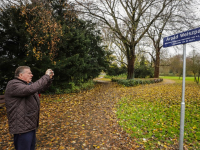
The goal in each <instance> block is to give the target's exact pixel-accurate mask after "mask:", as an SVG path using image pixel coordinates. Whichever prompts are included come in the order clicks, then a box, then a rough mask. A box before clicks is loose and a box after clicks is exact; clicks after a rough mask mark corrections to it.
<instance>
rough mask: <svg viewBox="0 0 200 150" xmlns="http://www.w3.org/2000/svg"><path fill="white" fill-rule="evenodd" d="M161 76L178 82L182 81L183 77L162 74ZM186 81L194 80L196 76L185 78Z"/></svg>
mask: <svg viewBox="0 0 200 150" xmlns="http://www.w3.org/2000/svg"><path fill="white" fill-rule="evenodd" d="M160 78H163V79H170V80H175V81H177V82H180V81H181V82H182V79H183V78H182V77H180V79H179V77H177V76H160ZM185 81H191V82H194V77H186V78H185Z"/></svg>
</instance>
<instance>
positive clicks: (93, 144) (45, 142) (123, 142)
mask: <svg viewBox="0 0 200 150" xmlns="http://www.w3.org/2000/svg"><path fill="white" fill-rule="evenodd" d="M167 83H168V84H169V83H173V82H172V81H169V80H164V82H163V83H158V85H159V84H167ZM149 86H156V84H151V85H149ZM140 88H143V87H142V86H141V87H140ZM130 94H134V87H132V88H126V87H122V86H119V85H117V84H116V83H112V82H103V83H98V84H97V85H96V87H95V88H94V89H92V90H90V91H85V92H82V93H78V94H71V95H58V96H56V99H60V102H55V101H54V102H53V101H51V102H50V101H49V99H48V98H46V97H43V101H42V103H41V114H40V128H39V129H38V131H37V149H38V150H50V149H51V150H58V149H66V150H73V149H76V150H92V149H101V150H118V149H119V150H129V149H143V146H142V145H137V144H136V142H135V140H137V139H133V138H131V137H130V136H129V135H128V134H126V133H125V132H124V131H123V130H122V128H121V127H120V126H119V125H118V120H117V118H116V109H115V108H116V103H117V101H118V99H120V98H121V97H123V96H126V95H130ZM45 99H48V100H47V101H45ZM0 119H1V120H0V121H1V122H0V132H1V135H0V149H13V143H12V136H10V135H9V134H8V125H7V119H6V117H5V113H3V112H2V110H1V112H0Z"/></svg>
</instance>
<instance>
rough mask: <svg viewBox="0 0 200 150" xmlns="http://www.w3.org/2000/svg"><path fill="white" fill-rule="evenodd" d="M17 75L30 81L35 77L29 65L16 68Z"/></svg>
mask: <svg viewBox="0 0 200 150" xmlns="http://www.w3.org/2000/svg"><path fill="white" fill-rule="evenodd" d="M15 77H17V78H19V79H21V80H23V81H25V82H27V83H30V82H31V80H32V77H33V74H32V72H31V69H30V67H28V66H19V67H18V68H17V69H16V70H15Z"/></svg>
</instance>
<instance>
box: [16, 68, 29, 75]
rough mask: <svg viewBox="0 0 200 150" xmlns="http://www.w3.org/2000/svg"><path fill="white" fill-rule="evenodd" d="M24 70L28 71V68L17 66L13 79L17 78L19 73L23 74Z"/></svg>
mask: <svg viewBox="0 0 200 150" xmlns="http://www.w3.org/2000/svg"><path fill="white" fill-rule="evenodd" d="M24 69H30V67H29V66H19V67H18V68H17V69H16V70H15V77H19V74H20V73H23V72H24Z"/></svg>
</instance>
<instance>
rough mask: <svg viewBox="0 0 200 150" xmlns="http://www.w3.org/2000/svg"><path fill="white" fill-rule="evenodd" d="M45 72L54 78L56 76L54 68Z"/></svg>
mask: <svg viewBox="0 0 200 150" xmlns="http://www.w3.org/2000/svg"><path fill="white" fill-rule="evenodd" d="M45 74H47V75H49V76H50V78H52V77H53V76H54V72H53V70H51V69H47V71H46V73H45Z"/></svg>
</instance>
